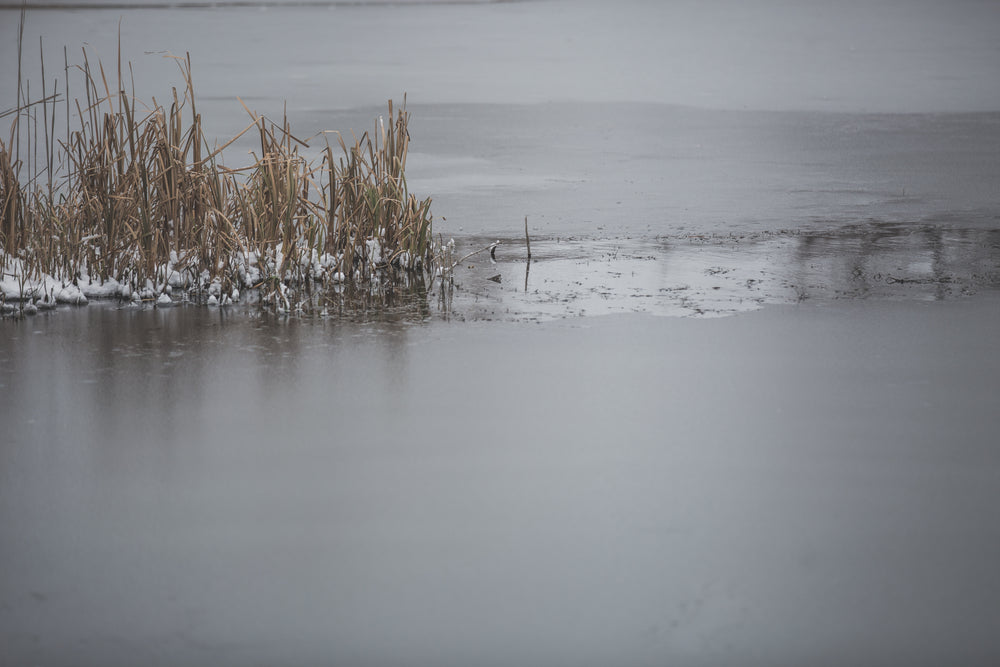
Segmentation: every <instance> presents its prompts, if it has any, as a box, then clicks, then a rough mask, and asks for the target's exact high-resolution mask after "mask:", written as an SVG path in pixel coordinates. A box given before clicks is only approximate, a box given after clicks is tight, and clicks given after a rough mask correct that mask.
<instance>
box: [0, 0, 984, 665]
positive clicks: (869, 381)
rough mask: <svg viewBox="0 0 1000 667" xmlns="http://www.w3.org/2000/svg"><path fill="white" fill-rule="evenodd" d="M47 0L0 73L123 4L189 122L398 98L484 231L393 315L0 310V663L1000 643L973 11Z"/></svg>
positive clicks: (533, 660)
mask: <svg viewBox="0 0 1000 667" xmlns="http://www.w3.org/2000/svg"><path fill="white" fill-rule="evenodd" d="M74 3H75V4H76V5H85V4H87V3H85V2H82V1H79V0H71V1H70V2H67V3H55V2H52V3H48V4H50V5H55V4H58V5H61V6H60V7H59V8H50V9H44V10H42V9H32V10H29V12H28V22H27V25H26V29H25V43H26V45H27V47H26V54H25V57H26V60H27V61H28V63H29V64H28V65H27V66H26V71H27V72H28V73H29V74H31V70H32V68H33V67H35V65H34V63H35V61H36V58H35V57H34V54H36V53H37V50H38V36H39V35H44V38H45V47H46V71H47V73H48V74H49V76H50V77H51V76H52V72H54V71H56V70H61V65H62V46H63V45H64V44H65V45H67V46H68V47H69V49H70V58H71V60H74V61H75V60H76V59H78V57H75V56H74V53H78V48H79V47H80V45H81V44H83V43H87V44H88V45H90V47H91V48H92V49H93V52H92V54H96V55H99V56H100V57H101V58H102V59H103V61H104V63H105V67H106V68H107V69H108V72H109V75H111V72H112V71H113V69H114V67H115V63H116V60H117V49H118V26H119V19H121V48H122V56H123V58H124V59H128V60H131V61H133V64H134V72H135V81H136V88H137V93H138V95H139V97H140V98H142V99H150V98H151V97H152V96H156V98H157V99H158V100H160V101H161V102H162V101H163V100H165V99H167V98H168V96H169V92H170V86H173V85H180V83H181V81H180V77H179V76H178V73H177V67H176V64H175V63H174V62H173V61H172V60H169V59H164V58H163V57H162V56H163V55H165V53H167V52H172V53H175V54H178V55H180V54H183V53H185V52H190V54H191V57H192V61H193V65H194V77H195V88H196V91H197V92H198V93H199V95H200V97H199V99H198V110H199V112H200V113H202V114H203V116H204V118H205V124H206V128H207V130H208V131H209V133H210V134H212V135H213V136H218V137H219V140H220V141H225V140H227V139H228V138H229V137H231V136H233V135H235V134H236V133H237V132H239V131H240V130H242V129H243V128H244V127H245V126H246V124H247V122H248V121H247V117H246V115H245V114H244V112H243V111H242V108H241V107H240V105H239V102H238V101H237V100H236V97H237V96H239V97H240V98H242V99H243V101H244V102H246V104H247V105H248V106H249V107H251V108H253V109H256V110H257V111H259V112H261V113H264V114H267V115H269V116H271V117H274V118H280V117H281V115H282V113H284V112H285V111H286V110H287V114H288V116H289V119H290V121H291V123H292V128H293V130H295V131H296V132H297V134H298V135H300V136H301V137H302V138H307V137H310V136H313V135H314V134H315V133H317V132H320V131H322V130H338V131H342V132H347V131H349V130H352V129H353V130H355V131H357V132H359V133H360V132H361V131H364V130H368V129H370V128H371V127H373V124H374V120H375V118H376V117H377V116H378V115H379V114H384V113H385V106H384V103H385V100H386V99H387V98H389V97H392V98H394V99H395V100H396V101H397V103H398V102H399V101H401V98H402V96H403V93H404V92H405V93H407V94H408V102H407V108H408V109H409V110H410V111H411V112H412V114H413V116H412V120H411V125H410V131H411V134H412V141H413V143H412V144H411V146H412V151H413V153H412V154H411V157H410V163H409V164H408V165H407V176H408V183H409V187H410V189H411V191H413V192H414V193H416V194H418V195H419V196H421V197H423V196H431V197H433V198H434V206H433V210H434V213H435V216H436V218H435V230H436V231H437V232H439V233H440V234H441V235H443V237H444V238H445V239H447V238H448V237H454V238H455V240H456V242H457V243H458V247H459V249H460V251H461V253H463V254H464V253H466V252H472V251H474V250H476V249H478V248H482V247H484V246H485V245H486V244H488V243H490V242H492V241H495V240H500V241H501V242H502V243H501V245H500V246H499V247H498V248H497V250H496V253H495V255H496V256H495V259H491V258H490V256H489V255H488V253H480V254H478V255H475V256H473V257H471V258H469V259H468V260H467V261H466V262H464V263H463V265H462V266H460V267H459V268H458V269H457V270H456V285H455V288H454V289H453V290H444V289H442V287H441V285H440V284H430V285H427V286H426V289H425V290H424V291H421V290H414V293H412V294H408V295H402V296H401V297H400V299H399V301H398V302H397V303H395V304H394V307H393V308H392V309H391V310H390V311H388V312H384V313H382V314H378V313H374V312H369V313H368V314H367V315H366V316H357V314H355V315H356V316H355V317H348V318H340V317H336V316H331V317H326V318H315V319H309V318H296V317H292V318H274V317H270V316H267V315H262V314H260V313H257V312H256V311H254V310H253V309H252V308H245V307H243V306H239V307H233V308H228V309H225V308H224V309H218V308H216V309H209V308H197V307H194V306H190V305H183V306H180V307H177V308H172V309H166V310H154V309H151V308H150V309H141V308H132V307H128V308H119V307H118V306H117V304H113V303H103V304H102V303H92V304H91V305H90V306H87V307H86V308H60V309H58V310H56V311H54V312H45V313H42V314H40V315H38V316H35V317H31V318H23V319H14V318H10V317H8V318H4V319H0V526H3V538H2V539H0V662H3V663H4V664H6V663H11V664H18V665H20V664H26V665H28V664H39V665H51V666H55V667H61V666H68V665H73V666H87V665H95V666H96V665H100V666H102V667H114V666H116V665H122V666H124V665H135V664H142V665H164V666H173V665H213V666H215V665H219V666H223V667H224V666H226V665H233V666H244V665H256V664H275V665H315V664H332V665H399V666H411V665H414V666H415V665H428V666H430V665H435V666H449V665H456V666H458V665H497V666H501V665H515V664H516V665H525V666H527V667H531V666H539V667H541V666H546V665H591V664H592V665H623V666H627V667H631V666H633V665H635V666H639V665H650V666H652V665H664V664H671V665H674V664H676V665H706V666H709V665H712V666H715V665H740V666H747V665H750V666H752V665H762V666H763V665H775V664H809V665H816V664H820V665H823V664H828V665H886V664H905V665H915V666H919V665H928V666H930V665H940V664H961V665H973V666H979V665H984V666H985V665H993V664H997V663H1000V640H998V639H997V637H996V632H995V629H996V628H997V627H998V624H1000V579H998V578H997V577H996V575H995V570H996V563H997V562H998V561H1000V529H998V528H997V524H996V520H995V514H996V511H995V510H996V508H997V507H998V504H1000V453H998V451H997V445H996V440H997V436H996V434H997V432H998V431H1000V418H998V417H997V415H998V414H1000V354H998V350H997V345H996V335H995V333H996V331H998V330H1000V290H998V289H997V288H998V287H1000V237H998V233H1000V232H998V229H1000V227H998V222H1000V87H998V86H996V74H997V72H1000V42H998V38H997V35H1000V8H998V6H997V5H996V4H995V3H990V2H977V1H975V0H960V1H958V2H955V1H951V0H948V1H945V0H941V1H936V0H914V1H912V2H903V1H902V0H876V1H874V2H853V1H849V0H845V1H843V2H823V1H819V0H817V1H815V2H813V1H807V2H796V3H791V2H783V1H782V0H754V1H752V2H736V1H735V0H727V1H724V2H717V3H701V2H694V1H690V2H688V1H680V2H670V3H660V2H644V1H642V0H629V1H627V2H622V3H610V2H594V1H589V0H579V1H572V0H553V1H551V2H550V1H538V2H502V3H488V2H486V3H483V2H468V3H457V4H456V3H446V2H405V1H404V2H393V3H379V2H361V3H353V2H345V3H340V2H332V3H326V4H321V3H320V4H315V5H314V4H310V3H285V4H282V3H273V4H272V3H259V4H254V3H249V4H247V3H242V4H239V6H226V5H225V3H219V5H218V6H216V4H215V3H212V4H211V5H207V4H206V5H203V6H197V7H183V8H182V7H171V6H169V5H170V4H171V3H155V2H154V3H146V6H145V7H144V8H141V9H127V8H124V7H105V8H103V9H94V8H83V7H79V6H73V7H69V6H65V5H73V4H74ZM4 7H7V6H6V5H4ZM17 20H18V11H17V10H16V9H11V8H5V9H0V30H2V37H0V62H2V63H4V65H3V66H2V67H0V113H2V112H3V111H4V110H5V109H7V108H8V107H9V106H12V102H11V100H12V99H13V91H14V90H16V75H17V72H16V68H14V67H12V65H11V64H12V63H16V60H17V54H16V39H15V36H16V26H17ZM32 76H35V75H34V74H32ZM33 80H34V81H36V83H33V87H32V91H33V92H35V93H37V91H38V90H39V88H38V87H37V78H35V79H33ZM71 92H72V93H74V94H75V93H76V92H78V91H71ZM286 101H287V106H286ZM59 122H62V121H61V120H60V121H59ZM313 145H314V146H317V145H318V144H317V143H316V142H315V141H314V142H313ZM253 148H254V144H253V142H252V141H249V139H248V138H245V139H243V140H240V141H239V142H237V143H236V144H234V146H233V150H234V153H232V155H233V157H232V158H231V159H232V160H233V161H235V162H238V161H239V160H240V159H241V156H242V155H243V154H245V152H246V151H248V150H251V149H253ZM228 155H229V154H228V153H227V159H230V158H229V157H228ZM525 216H527V217H528V225H529V229H530V234H531V241H532V256H533V261H532V262H531V264H530V265H529V264H528V263H527V262H526V248H525V244H524V218H525ZM717 315H724V316H727V317H710V316H717Z"/></svg>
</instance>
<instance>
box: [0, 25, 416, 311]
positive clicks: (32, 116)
mask: <svg viewBox="0 0 1000 667" xmlns="http://www.w3.org/2000/svg"><path fill="white" fill-rule="evenodd" d="M21 31H22V32H23V23H22V27H21ZM18 51H19V56H18V72H19V76H18V97H17V105H16V107H14V108H13V109H10V110H7V111H3V110H0V117H3V116H9V117H11V119H12V120H11V127H10V130H9V132H8V133H7V135H6V137H3V136H0V286H2V287H3V289H0V300H2V299H3V298H4V295H6V298H7V299H11V300H16V299H20V300H23V301H31V302H36V301H37V302H38V303H55V302H56V301H69V302H73V301H76V302H85V301H86V297H87V296H88V295H89V296H91V297H93V296H107V297H115V296H117V297H119V298H126V299H131V300H136V301H139V300H153V299H156V298H157V297H159V298H160V300H161V303H165V302H164V301H163V299H164V295H165V294H170V293H174V295H175V296H176V294H177V291H183V292H185V293H187V294H190V295H192V296H193V297H194V298H195V300H202V301H206V302H210V303H217V302H218V303H226V302H228V301H229V300H232V299H233V297H235V298H236V299H239V291H240V290H243V291H244V294H247V293H253V294H254V295H255V298H256V299H257V300H259V301H260V302H262V303H264V304H270V305H273V306H274V307H275V308H277V309H278V310H296V309H308V308H309V307H310V304H311V305H312V306H316V305H317V299H316V294H317V293H321V292H322V291H324V290H326V289H327V288H329V287H330V286H331V285H337V286H342V285H343V286H348V285H349V286H350V288H351V290H352V291H356V290H358V289H365V286H374V287H375V291H376V292H379V291H382V290H384V288H385V287H386V286H387V285H392V284H394V283H398V284H404V283H405V284H407V285H409V284H412V283H413V282H414V281H417V282H423V274H424V271H425V270H427V271H430V270H432V266H431V263H432V261H433V259H434V255H435V249H434V247H433V243H432V236H431V225H432V216H431V211H430V204H431V200H430V199H429V198H428V199H423V200H419V199H417V197H416V196H414V195H413V194H411V193H410V192H409V191H408V189H407V185H406V178H405V176H404V170H405V167H406V157H407V151H408V148H409V142H410V136H409V133H408V130H407V123H408V120H409V114H408V112H407V111H406V110H405V98H404V104H403V108H400V109H397V110H394V108H393V104H392V101H391V100H390V101H389V122H388V123H385V122H384V121H383V120H382V119H381V118H379V120H378V121H377V124H376V128H375V131H374V132H373V133H372V134H369V133H368V132H365V133H364V134H363V135H362V136H361V137H360V138H357V137H354V140H353V143H351V144H348V143H346V142H345V141H344V139H343V137H342V136H341V135H340V134H339V133H335V132H331V133H321V135H317V136H321V137H322V138H323V140H324V141H325V146H324V147H323V148H322V149H320V151H319V154H318V156H317V157H314V158H312V159H311V160H310V159H307V158H306V157H304V156H303V155H302V154H301V153H300V150H301V151H303V152H306V151H309V150H310V146H309V142H308V141H305V140H301V139H299V138H297V137H295V136H294V135H293V133H292V131H291V128H290V127H289V123H288V119H287V115H286V116H285V118H283V120H282V122H281V123H275V122H272V121H271V120H269V119H267V118H266V117H263V116H259V115H257V114H256V113H254V112H252V111H250V109H248V108H247V107H246V105H243V108H244V109H245V110H246V111H247V113H248V114H249V116H250V123H249V125H247V127H246V129H244V130H243V131H242V132H240V133H239V134H237V135H236V136H235V137H233V138H232V139H230V140H229V141H228V142H226V143H225V144H224V145H222V146H221V147H216V148H214V149H210V148H209V145H208V141H207V139H206V137H205V135H204V134H203V131H202V119H201V115H200V114H199V113H198V112H197V110H196V106H195V95H194V86H193V83H192V76H191V60H190V56H189V55H188V56H187V57H185V58H177V62H178V65H179V67H180V70H181V74H182V76H183V81H184V89H183V90H182V92H181V93H178V91H177V89H176V88H174V89H173V91H172V95H171V98H170V100H169V104H168V105H161V104H159V103H158V102H157V101H156V99H155V98H153V103H152V106H151V107H146V106H144V105H140V104H139V102H138V101H137V100H136V97H135V95H134V90H135V86H134V81H133V83H132V86H131V88H132V91H133V94H131V95H129V94H127V93H126V91H125V87H124V86H123V85H122V70H121V57H120V54H119V66H118V77H117V84H118V85H117V87H116V88H112V87H111V86H110V85H109V82H108V78H107V77H106V76H105V72H104V68H103V66H102V65H101V64H100V63H97V67H96V68H92V67H91V64H90V62H89V60H88V58H87V53H86V51H84V54H83V64H82V66H79V67H76V68H75V69H78V70H79V71H81V72H82V74H83V82H84V86H83V88H84V90H83V93H82V100H81V99H80V97H77V98H76V99H75V100H74V102H73V104H72V105H71V103H70V101H69V96H68V95H66V94H64V93H61V92H60V91H59V90H58V82H56V84H55V85H56V87H55V89H53V90H51V91H49V90H46V88H45V84H44V76H45V75H44V71H45V70H44V55H43V56H42V78H43V87H42V88H43V89H42V94H41V97H39V98H38V99H36V100H33V101H32V100H30V99H29V95H28V93H27V92H26V90H22V83H21V77H20V72H21V63H20V33H19V49H18ZM170 57H173V56H170ZM64 60H66V58H65V50H64ZM65 68H66V87H68V85H69V73H70V69H71V66H70V65H69V64H68V62H66V64H65ZM129 71H130V72H131V65H129ZM240 103H241V104H242V100H240ZM63 105H65V107H64V108H62V107H63ZM57 107H58V108H59V109H60V110H61V111H62V112H63V113H64V114H65V117H66V128H65V136H64V137H62V138H57V128H56V111H57ZM394 113H395V115H394ZM71 117H73V118H74V119H75V120H76V121H77V122H78V127H77V128H76V129H71V127H70V118H71ZM58 132H59V133H60V134H61V133H62V129H61V128H60V129H59V130H58ZM248 132H253V133H256V134H257V135H258V136H259V145H260V154H259V155H257V154H256V153H252V154H251V155H252V164H250V165H249V166H245V167H238V168H227V167H225V166H223V164H222V160H221V158H222V152H223V150H224V149H226V148H227V147H229V146H230V145H232V144H233V143H234V142H235V141H236V140H237V139H239V138H240V137H242V136H243V135H245V134H247V133H248ZM329 134H336V136H337V142H338V143H339V151H338V150H335V149H334V147H333V146H331V145H330V141H329V140H328V138H327V137H328V136H329ZM39 135H41V138H39ZM248 288H250V289H249V290H248ZM338 289H341V288H340V287H338Z"/></svg>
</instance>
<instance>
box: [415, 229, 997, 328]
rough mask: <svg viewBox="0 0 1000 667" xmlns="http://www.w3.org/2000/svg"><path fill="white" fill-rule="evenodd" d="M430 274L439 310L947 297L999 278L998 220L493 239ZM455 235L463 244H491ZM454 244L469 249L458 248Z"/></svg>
mask: <svg viewBox="0 0 1000 667" xmlns="http://www.w3.org/2000/svg"><path fill="white" fill-rule="evenodd" d="M500 241H501V245H500V246H499V247H498V248H497V250H496V253H495V254H494V257H495V261H491V259H490V257H489V256H488V255H487V254H486V253H481V254H480V255H478V256H476V257H474V258H472V259H470V260H469V261H467V262H465V263H463V264H462V265H461V266H459V267H456V269H455V285H454V288H453V289H451V290H448V289H443V288H442V286H441V285H437V286H436V288H435V289H432V293H435V292H436V293H437V294H438V295H439V296H444V297H446V299H445V300H444V301H443V303H444V304H445V305H444V307H445V314H447V315H450V316H454V317H458V318H466V319H511V320H519V319H528V320H532V319H539V320H545V319H556V318H562V317H571V316H577V315H600V314H610V313H626V312H641V313H651V314H655V315H672V316H720V315H729V314H734V313H739V312H745V311H750V310H756V309H758V308H761V307H762V306H764V305H766V304H788V303H798V302H801V301H806V300H812V301H820V302H823V301H829V300H835V299H893V300H898V299H915V300H943V299H951V298H957V297H961V296H967V295H970V294H973V293H976V292H978V291H980V290H991V289H996V288H997V287H1000V230H994V229H956V228H945V227H941V226H938V225H921V224H902V223H869V224H859V225H850V226H845V227H840V228H837V229H832V230H828V231H794V230H781V231H775V232H755V233H746V234H728V235H720V234H677V235H670V236H659V237H656V238H652V239H635V238H617V239H591V238H583V237H572V238H545V239H532V260H531V262H530V264H529V263H528V262H527V256H526V248H525V243H524V239H523V238H522V239H518V238H508V239H500ZM490 242H491V240H488V239H483V238H465V239H462V241H461V245H462V246H463V248H469V249H470V250H469V251H470V252H471V249H475V248H476V247H477V246H485V245H488V244H489V243H490ZM459 254H464V252H460V253H459Z"/></svg>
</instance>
